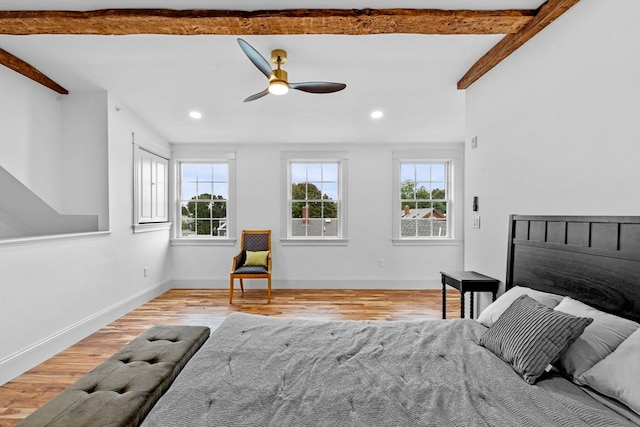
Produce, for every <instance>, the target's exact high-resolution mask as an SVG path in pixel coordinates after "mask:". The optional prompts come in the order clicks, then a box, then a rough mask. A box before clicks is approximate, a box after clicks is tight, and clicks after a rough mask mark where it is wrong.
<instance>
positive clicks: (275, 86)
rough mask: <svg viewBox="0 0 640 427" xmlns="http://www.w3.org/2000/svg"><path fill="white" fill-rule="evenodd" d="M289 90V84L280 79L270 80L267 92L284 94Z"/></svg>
mask: <svg viewBox="0 0 640 427" xmlns="http://www.w3.org/2000/svg"><path fill="white" fill-rule="evenodd" d="M287 92H289V85H288V84H287V82H285V81H282V80H272V81H271V82H270V83H269V93H271V94H273V95H284V94H285V93H287Z"/></svg>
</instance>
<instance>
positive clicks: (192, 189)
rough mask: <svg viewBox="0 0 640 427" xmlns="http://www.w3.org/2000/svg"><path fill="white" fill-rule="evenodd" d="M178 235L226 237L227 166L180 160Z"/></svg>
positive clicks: (221, 163) (222, 163)
mask: <svg viewBox="0 0 640 427" xmlns="http://www.w3.org/2000/svg"><path fill="white" fill-rule="evenodd" d="M179 174H180V184H179V197H178V198H179V209H180V213H179V217H180V227H179V230H178V237H186V238H198V237H207V238H212V237H228V236H229V221H228V213H227V212H228V204H229V165H228V163H227V162H206V163H205V162H193V163H191V162H180V163H179Z"/></svg>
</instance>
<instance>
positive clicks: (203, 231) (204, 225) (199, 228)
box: [196, 220, 211, 236]
mask: <svg viewBox="0 0 640 427" xmlns="http://www.w3.org/2000/svg"><path fill="white" fill-rule="evenodd" d="M196 234H197V235H198V236H202V235H207V236H210V235H211V221H209V220H196Z"/></svg>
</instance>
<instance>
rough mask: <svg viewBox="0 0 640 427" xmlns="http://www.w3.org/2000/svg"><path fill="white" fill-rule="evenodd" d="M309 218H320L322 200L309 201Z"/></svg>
mask: <svg viewBox="0 0 640 427" xmlns="http://www.w3.org/2000/svg"><path fill="white" fill-rule="evenodd" d="M308 206H309V218H322V202H309V205H308Z"/></svg>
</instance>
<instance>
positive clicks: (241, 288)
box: [240, 277, 244, 294]
mask: <svg viewBox="0 0 640 427" xmlns="http://www.w3.org/2000/svg"><path fill="white" fill-rule="evenodd" d="M240 290H241V291H242V293H243V294H244V283H242V277H241V278H240Z"/></svg>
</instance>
